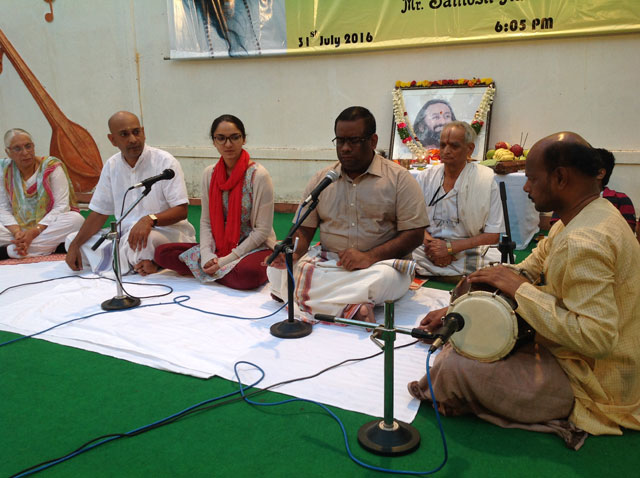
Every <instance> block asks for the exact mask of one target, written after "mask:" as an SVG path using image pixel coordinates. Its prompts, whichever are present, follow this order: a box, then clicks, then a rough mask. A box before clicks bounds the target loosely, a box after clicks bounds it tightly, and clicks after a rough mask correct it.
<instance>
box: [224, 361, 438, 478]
mask: <svg viewBox="0 0 640 478" xmlns="http://www.w3.org/2000/svg"><path fill="white" fill-rule="evenodd" d="M430 358H431V352H429V353H428V354H427V382H428V383H429V391H430V392H431V397H432V398H433V406H434V409H435V412H436V419H437V421H438V428H439V429H440V436H441V437H442V445H443V448H444V459H443V460H442V463H441V464H440V465H439V466H437V467H436V468H434V469H433V470H429V471H411V470H394V469H391V468H382V467H378V466H374V465H369V464H368V463H365V462H363V461H361V460H359V459H358V458H356V457H355V456H354V455H353V453H352V452H351V447H350V446H349V438H348V437H347V430H346V429H345V427H344V424H343V423H342V420H340V418H338V416H337V415H336V414H335V413H333V412H332V411H331V410H329V408H328V407H327V406H326V405H324V404H322V403H319V402H315V401H313V400H308V399H305V398H289V399H287V400H281V401H279V402H271V403H264V402H255V401H253V400H250V399H249V398H247V397H246V396H245V393H244V392H245V391H246V390H248V389H249V388H251V386H247V387H245V386H244V385H243V384H242V381H241V380H240V375H239V374H238V365H240V364H247V365H251V366H252V367H255V368H256V369H258V370H259V371H260V373H261V374H262V376H261V377H260V380H258V382H260V381H262V379H263V378H264V376H265V373H264V370H262V368H260V367H259V366H257V365H255V364H253V363H251V362H246V361H240V362H236V363H235V365H234V366H233V370H234V372H235V375H236V379H237V380H238V385H239V386H240V394H241V395H242V398H243V399H244V401H245V402H247V403H249V404H250V405H256V406H260V407H271V406H274V405H284V404H285V403H291V402H306V403H311V404H313V405H317V406H319V407H320V408H322V409H323V410H324V411H325V412H327V413H328V414H329V415H330V416H331V418H333V419H334V420H335V421H336V422H337V423H338V425H339V426H340V429H341V430H342V436H343V438H344V445H345V448H346V450H347V454H348V455H349V458H351V460H352V461H354V462H355V463H357V464H358V465H360V466H362V467H363V468H367V469H369V470H374V471H382V472H384V473H393V474H397V475H431V474H433V473H436V472H438V471H440V470H441V469H442V467H443V466H444V465H445V464H446V463H447V459H448V458H449V453H448V450H447V441H446V439H445V436H444V428H443V427H442V421H441V420H440V413H439V412H438V404H437V403H436V400H435V394H434V393H433V388H432V386H431V375H430V373H429V359H430Z"/></svg>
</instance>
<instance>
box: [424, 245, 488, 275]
mask: <svg viewBox="0 0 640 478" xmlns="http://www.w3.org/2000/svg"><path fill="white" fill-rule="evenodd" d="M412 256H413V260H414V261H416V264H417V266H416V273H418V275H421V276H438V277H447V276H460V275H468V274H471V273H472V272H474V271H477V270H478V269H482V268H483V267H486V266H488V265H489V264H490V263H491V262H500V251H498V249H496V248H495V247H489V248H487V246H479V247H474V248H473V249H467V250H465V251H462V252H458V253H457V254H456V255H455V257H454V259H453V261H452V262H451V264H449V265H448V266H445V267H438V266H437V265H435V264H434V263H433V262H431V261H430V260H429V259H428V258H427V256H426V254H425V250H424V246H423V245H420V246H419V247H416V249H415V250H414V251H413V253H412Z"/></svg>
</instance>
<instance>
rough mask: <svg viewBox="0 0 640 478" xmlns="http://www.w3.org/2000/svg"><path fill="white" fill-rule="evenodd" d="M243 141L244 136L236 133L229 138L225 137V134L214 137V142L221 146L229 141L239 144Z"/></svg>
mask: <svg viewBox="0 0 640 478" xmlns="http://www.w3.org/2000/svg"><path fill="white" fill-rule="evenodd" d="M241 139H242V135H241V134H240V133H234V134H232V135H229V136H225V135H223V134H217V135H215V136H214V137H213V141H215V143H216V144H219V145H223V144H225V143H226V142H227V140H229V141H231V142H232V143H237V142H238V141H240V140H241Z"/></svg>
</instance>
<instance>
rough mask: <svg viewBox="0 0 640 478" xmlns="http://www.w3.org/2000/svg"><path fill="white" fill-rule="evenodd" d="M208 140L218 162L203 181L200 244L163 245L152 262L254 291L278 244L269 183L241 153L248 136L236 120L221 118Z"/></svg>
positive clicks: (264, 277) (262, 170)
mask: <svg viewBox="0 0 640 478" xmlns="http://www.w3.org/2000/svg"><path fill="white" fill-rule="evenodd" d="M211 138H212V139H213V145H214V146H215V147H216V149H217V150H218V152H219V153H220V159H219V160H218V162H217V163H216V164H215V165H211V166H208V167H207V168H206V169H205V170H204V173H203V177H202V216H201V218H200V244H199V245H198V244H185V243H171V244H164V245H162V246H159V247H158V248H157V249H156V253H155V257H154V261H155V262H156V263H157V264H158V265H159V266H161V267H164V268H166V269H171V270H174V271H176V272H178V273H179V274H181V275H194V276H195V277H196V278H198V279H199V280H200V281H202V282H211V281H216V282H218V283H219V284H222V285H225V286H227V287H231V288H233V289H241V290H247V289H255V288H256V287H259V286H261V285H262V284H264V283H265V282H266V281H267V274H266V266H265V265H264V261H265V259H266V258H267V257H268V256H269V255H270V254H271V251H272V249H273V247H274V245H275V243H276V236H275V232H274V231H273V184H272V182H271V177H270V176H269V173H268V172H267V170H266V169H265V168H264V167H263V166H261V165H259V164H258V163H255V162H253V161H251V159H250V158H249V153H247V151H245V149H244V148H243V146H244V144H245V142H246V133H245V129H244V124H242V121H240V119H238V118H236V117H235V116H233V115H222V116H219V117H218V118H216V119H215V120H214V121H213V124H212V125H211Z"/></svg>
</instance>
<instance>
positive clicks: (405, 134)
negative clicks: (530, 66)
mask: <svg viewBox="0 0 640 478" xmlns="http://www.w3.org/2000/svg"><path fill="white" fill-rule="evenodd" d="M434 85H436V86H456V85H459V86H463V85H467V86H475V85H487V86H488V88H487V90H486V91H485V92H484V95H482V99H481V100H480V104H479V105H478V109H477V110H476V113H475V115H474V116H473V121H472V122H471V127H472V128H473V129H474V130H475V132H476V134H478V133H480V130H481V129H482V127H483V126H484V122H485V121H486V119H487V114H488V113H489V108H490V107H491V104H492V103H493V98H494V96H495V94H496V88H495V85H494V84H493V80H492V79H491V78H473V79H472V80H466V79H464V78H461V79H459V80H437V81H419V82H416V81H412V82H410V83H407V82H402V81H397V82H396V87H395V89H394V90H393V117H394V119H395V121H396V128H397V129H398V135H399V136H400V139H401V140H402V143H403V144H404V145H405V146H406V147H407V148H408V149H409V151H411V153H412V154H413V155H414V156H415V157H416V158H417V159H418V160H419V161H424V160H425V158H427V157H428V156H429V155H430V154H432V155H433V153H430V151H433V150H427V149H426V148H425V147H424V146H423V145H422V143H421V142H420V140H419V139H418V137H417V136H416V133H415V131H414V130H413V125H412V124H411V122H410V121H409V118H408V115H407V109H406V107H405V105H404V96H403V95H402V88H413V87H423V88H424V87H430V86H434Z"/></svg>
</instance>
